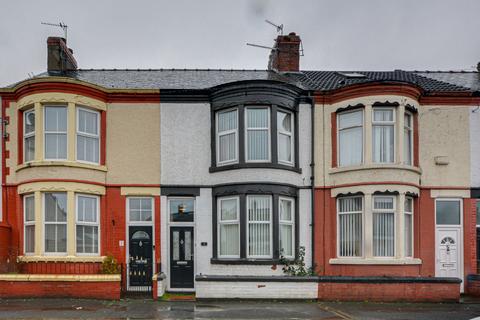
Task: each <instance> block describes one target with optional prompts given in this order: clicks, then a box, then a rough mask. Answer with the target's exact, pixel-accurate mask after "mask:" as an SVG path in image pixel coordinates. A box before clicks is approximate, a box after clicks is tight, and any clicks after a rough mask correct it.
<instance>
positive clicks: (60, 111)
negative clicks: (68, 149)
mask: <svg viewBox="0 0 480 320" xmlns="http://www.w3.org/2000/svg"><path fill="white" fill-rule="evenodd" d="M45 131H54V132H66V131H67V108H66V107H45Z"/></svg>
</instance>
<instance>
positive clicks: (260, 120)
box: [247, 108, 268, 128]
mask: <svg viewBox="0 0 480 320" xmlns="http://www.w3.org/2000/svg"><path fill="white" fill-rule="evenodd" d="M247 127H248V128H268V109H267V108H261V109H260V108H247Z"/></svg>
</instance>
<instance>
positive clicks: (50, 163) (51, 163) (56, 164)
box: [15, 160, 107, 172]
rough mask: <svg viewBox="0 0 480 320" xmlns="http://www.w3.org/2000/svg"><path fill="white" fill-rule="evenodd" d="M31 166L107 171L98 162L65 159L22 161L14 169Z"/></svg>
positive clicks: (18, 169)
mask: <svg viewBox="0 0 480 320" xmlns="http://www.w3.org/2000/svg"><path fill="white" fill-rule="evenodd" d="M32 167H74V168H84V169H92V170H98V171H103V172H106V171H107V167H106V166H104V165H98V164H90V163H84V162H78V161H67V160H61V161H44V160H41V161H31V162H27V163H23V164H20V165H18V166H17V169H16V170H15V171H20V170H23V169H26V168H32Z"/></svg>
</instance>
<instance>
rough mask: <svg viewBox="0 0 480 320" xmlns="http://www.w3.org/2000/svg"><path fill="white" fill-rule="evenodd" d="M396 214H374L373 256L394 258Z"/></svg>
mask: <svg viewBox="0 0 480 320" xmlns="http://www.w3.org/2000/svg"><path fill="white" fill-rule="evenodd" d="M394 218H395V214H394V213H393V212H374V213H373V255H374V256H376V257H393V256H394V252H395V250H394V245H395V241H394V236H395V221H394Z"/></svg>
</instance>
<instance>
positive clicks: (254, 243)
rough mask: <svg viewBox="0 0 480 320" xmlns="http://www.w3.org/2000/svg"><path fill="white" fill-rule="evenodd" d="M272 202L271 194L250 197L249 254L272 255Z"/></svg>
mask: <svg viewBox="0 0 480 320" xmlns="http://www.w3.org/2000/svg"><path fill="white" fill-rule="evenodd" d="M270 218H271V202H270V197H269V196H250V197H248V221H249V224H248V254H249V255H250V256H270V255H271V251H270V244H271V234H270V223H271V222H270Z"/></svg>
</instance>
